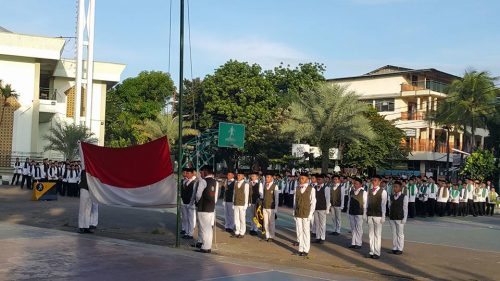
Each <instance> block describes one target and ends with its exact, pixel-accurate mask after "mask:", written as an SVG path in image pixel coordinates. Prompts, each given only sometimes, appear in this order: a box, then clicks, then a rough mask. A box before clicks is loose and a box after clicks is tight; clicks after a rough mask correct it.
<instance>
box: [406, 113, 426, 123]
mask: <svg viewBox="0 0 500 281" xmlns="http://www.w3.org/2000/svg"><path fill="white" fill-rule="evenodd" d="M408 120H425V112H424V111H418V112H401V121H408Z"/></svg>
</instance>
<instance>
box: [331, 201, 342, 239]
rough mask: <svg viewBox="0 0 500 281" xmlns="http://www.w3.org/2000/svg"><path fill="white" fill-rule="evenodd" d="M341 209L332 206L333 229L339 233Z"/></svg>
mask: <svg viewBox="0 0 500 281" xmlns="http://www.w3.org/2000/svg"><path fill="white" fill-rule="evenodd" d="M341 214H342V209H341V208H340V207H332V221H333V231H334V232H338V233H340V227H341V225H342V221H341Z"/></svg>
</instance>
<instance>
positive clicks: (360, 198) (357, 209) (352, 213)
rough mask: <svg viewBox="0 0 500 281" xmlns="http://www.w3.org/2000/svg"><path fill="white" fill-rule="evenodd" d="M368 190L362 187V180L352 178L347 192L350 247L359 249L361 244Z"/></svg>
mask: <svg viewBox="0 0 500 281" xmlns="http://www.w3.org/2000/svg"><path fill="white" fill-rule="evenodd" d="M367 203H368V192H366V191H365V190H364V189H363V181H362V180H361V179H360V178H353V189H352V190H351V192H349V201H348V205H347V213H348V214H349V221H350V223H351V232H352V240H351V246H349V248H351V249H361V245H362V244H363V219H364V220H366V207H367Z"/></svg>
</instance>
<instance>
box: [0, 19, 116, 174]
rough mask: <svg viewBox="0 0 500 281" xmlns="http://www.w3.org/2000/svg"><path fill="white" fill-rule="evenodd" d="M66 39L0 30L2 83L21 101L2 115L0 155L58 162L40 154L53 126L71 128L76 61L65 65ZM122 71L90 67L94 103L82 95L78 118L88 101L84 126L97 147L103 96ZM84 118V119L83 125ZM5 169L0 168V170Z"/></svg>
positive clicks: (101, 132) (101, 141)
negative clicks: (88, 115)
mask: <svg viewBox="0 0 500 281" xmlns="http://www.w3.org/2000/svg"><path fill="white" fill-rule="evenodd" d="M64 45H65V39H62V38H51V37H43V36H32V35H24V34H17V33H12V32H9V31H7V30H5V29H3V28H0V80H2V81H3V83H4V84H11V85H12V88H13V89H14V90H15V91H16V93H17V94H18V95H19V97H18V99H17V100H18V102H19V105H20V107H19V108H17V109H8V110H6V118H5V122H2V124H1V127H0V132H1V134H0V153H1V155H2V156H4V157H3V158H1V159H0V160H3V161H4V162H6V159H7V158H8V157H9V158H10V156H20V157H24V156H29V155H35V156H36V157H42V156H43V157H49V158H53V157H60V155H58V154H57V153H55V152H51V151H44V147H45V146H46V145H47V143H46V141H45V140H44V138H43V137H44V136H45V135H47V133H48V132H49V129H50V128H51V127H52V126H53V125H54V124H55V122H68V123H72V122H74V118H75V70H76V65H75V61H74V60H70V59H63V58H61V54H62V51H63V48H64ZM124 69H125V65H123V64H116V63H105V62H94V75H93V78H94V80H93V93H92V97H87V96H85V88H83V89H82V103H81V105H82V112H81V114H80V115H81V116H85V113H86V110H88V108H86V99H87V98H91V99H92V107H91V109H92V110H91V122H90V124H87V126H88V127H90V129H91V131H92V132H93V133H94V136H95V137H96V138H97V139H98V140H99V144H100V145H103V144H104V133H105V132H104V128H105V126H104V122H105V109H106V91H107V90H108V89H110V88H111V87H113V86H114V85H115V84H116V83H117V82H119V81H120V75H121V74H122V72H123V70H124ZM84 119H85V118H82V120H84ZM5 164H6V163H0V166H2V165H4V166H5Z"/></svg>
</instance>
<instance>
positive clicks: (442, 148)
mask: <svg viewBox="0 0 500 281" xmlns="http://www.w3.org/2000/svg"><path fill="white" fill-rule="evenodd" d="M403 145H405V146H407V147H408V148H409V149H410V150H411V151H413V152H439V153H446V150H447V147H446V143H442V142H438V143H437V144H436V142H435V141H433V140H415V141H411V142H410V143H406V144H403ZM453 148H456V149H461V148H460V147H458V146H455V144H454V143H452V142H450V153H451V152H452V151H451V150H452V149H453Z"/></svg>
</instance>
